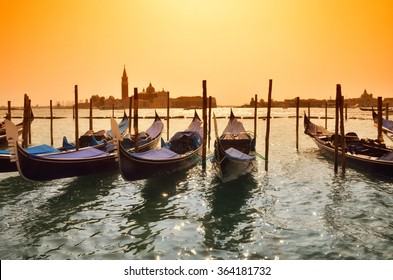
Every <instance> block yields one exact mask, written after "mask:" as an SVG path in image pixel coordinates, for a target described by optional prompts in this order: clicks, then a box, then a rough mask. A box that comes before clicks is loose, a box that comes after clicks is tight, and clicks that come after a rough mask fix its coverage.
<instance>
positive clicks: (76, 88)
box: [74, 85, 79, 150]
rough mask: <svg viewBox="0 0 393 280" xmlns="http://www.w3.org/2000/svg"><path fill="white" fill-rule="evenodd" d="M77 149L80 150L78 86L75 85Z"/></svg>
mask: <svg viewBox="0 0 393 280" xmlns="http://www.w3.org/2000/svg"><path fill="white" fill-rule="evenodd" d="M74 91H75V105H74V108H75V147H76V150H79V117H78V85H75V90H74Z"/></svg>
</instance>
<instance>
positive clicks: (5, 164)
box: [0, 114, 128, 173]
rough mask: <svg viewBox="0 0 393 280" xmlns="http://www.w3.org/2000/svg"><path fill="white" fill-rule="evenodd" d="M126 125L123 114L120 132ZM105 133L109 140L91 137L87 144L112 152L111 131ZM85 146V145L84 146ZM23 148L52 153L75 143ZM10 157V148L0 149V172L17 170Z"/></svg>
mask: <svg viewBox="0 0 393 280" xmlns="http://www.w3.org/2000/svg"><path fill="white" fill-rule="evenodd" d="M4 126H5V125H4ZM16 126H17V129H18V134H19V131H20V126H19V125H16ZM127 126H128V118H127V115H126V114H124V116H123V119H122V120H121V122H120V123H119V127H120V133H122V134H124V132H125V131H126V128H127ZM4 131H5V127H4ZM107 134H108V135H110V138H108V140H109V141H107V140H100V141H97V140H96V139H95V138H94V137H93V139H94V140H91V141H90V143H89V145H88V146H90V147H94V148H96V149H99V150H103V151H106V152H113V150H114V146H113V144H112V143H111V142H112V132H111V131H110V130H109V131H108V132H107ZM4 138H5V139H6V135H4ZM7 147H8V144H7ZM85 147H87V146H85ZM25 150H26V151H27V152H28V153H29V154H33V155H40V154H52V153H59V152H62V151H68V152H70V151H72V150H75V145H68V147H67V148H65V147H64V144H63V146H61V147H58V148H53V147H51V146H49V145H46V144H41V145H36V146H31V147H28V148H26V149H25ZM10 158H11V154H10V150H8V149H6V150H0V173H6V172H15V171H18V168H17V166H16V163H15V162H13V161H11V160H10Z"/></svg>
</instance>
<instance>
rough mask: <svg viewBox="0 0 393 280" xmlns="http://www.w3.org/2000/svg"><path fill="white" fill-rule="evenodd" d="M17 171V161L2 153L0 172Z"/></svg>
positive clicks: (0, 156)
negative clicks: (12, 160)
mask: <svg viewBox="0 0 393 280" xmlns="http://www.w3.org/2000/svg"><path fill="white" fill-rule="evenodd" d="M16 171H18V169H17V168H16V164H15V162H11V161H10V156H9V155H0V173H5V172H16Z"/></svg>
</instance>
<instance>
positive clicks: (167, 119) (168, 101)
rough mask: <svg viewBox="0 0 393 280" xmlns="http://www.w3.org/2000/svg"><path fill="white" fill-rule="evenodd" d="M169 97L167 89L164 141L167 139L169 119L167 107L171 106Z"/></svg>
mask: <svg viewBox="0 0 393 280" xmlns="http://www.w3.org/2000/svg"><path fill="white" fill-rule="evenodd" d="M170 100H171V99H170V98H169V91H168V96H167V99H166V141H169V119H170V117H171V116H170V115H169V109H170V107H171V104H170Z"/></svg>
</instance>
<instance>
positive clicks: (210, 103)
mask: <svg viewBox="0 0 393 280" xmlns="http://www.w3.org/2000/svg"><path fill="white" fill-rule="evenodd" d="M211 120H212V97H211V96H209V132H208V135H209V136H208V141H207V147H208V149H210V141H211V130H212V122H211Z"/></svg>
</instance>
